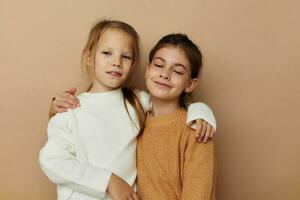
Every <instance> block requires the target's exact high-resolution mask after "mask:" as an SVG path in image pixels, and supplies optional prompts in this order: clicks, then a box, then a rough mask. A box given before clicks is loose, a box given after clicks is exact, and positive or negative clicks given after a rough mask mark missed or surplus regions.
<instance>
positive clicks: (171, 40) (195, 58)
mask: <svg viewBox="0 0 300 200" xmlns="http://www.w3.org/2000/svg"><path fill="white" fill-rule="evenodd" d="M166 46H174V47H179V48H181V49H182V50H183V51H184V52H185V54H186V56H187V58H188V60H189V63H190V65H191V78H192V79H193V78H197V77H198V76H199V74H200V70H201V68H202V54H201V51H200V50H199V48H198V47H197V45H196V44H195V43H194V42H193V41H191V40H190V39H189V38H188V36H187V35H185V34H181V33H175V34H168V35H165V36H164V37H162V38H161V39H160V40H159V41H158V42H157V44H156V45H155V46H154V47H153V48H152V49H151V51H150V54H149V63H151V62H152V59H153V57H154V55H155V53H156V52H157V51H158V50H159V49H161V48H163V47H166ZM186 103H187V93H186V92H182V94H181V96H180V99H179V104H180V106H181V107H186Z"/></svg>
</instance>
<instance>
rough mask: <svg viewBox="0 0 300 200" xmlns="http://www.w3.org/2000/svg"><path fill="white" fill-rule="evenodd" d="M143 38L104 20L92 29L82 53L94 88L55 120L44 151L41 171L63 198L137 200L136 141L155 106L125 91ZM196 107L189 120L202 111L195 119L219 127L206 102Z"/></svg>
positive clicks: (144, 95) (141, 94)
mask: <svg viewBox="0 0 300 200" xmlns="http://www.w3.org/2000/svg"><path fill="white" fill-rule="evenodd" d="M138 38H139V37H138V34H137V33H136V31H135V30H134V29H133V28H132V27H131V26H130V25H128V24H126V23H124V22H120V21H108V20H104V21H101V22H99V23H97V24H96V25H95V26H94V27H93V29H92V30H91V33H90V36H89V39H88V42H87V44H86V46H85V48H84V50H83V54H82V61H83V66H84V67H86V70H87V72H88V73H89V75H90V77H91V87H90V88H89V90H88V92H85V93H82V94H81V95H79V96H78V98H79V100H80V104H81V106H80V107H78V108H77V109H73V110H68V111H67V112H64V113H59V114H57V115H55V116H54V117H52V118H51V119H50V121H49V124H48V141H47V143H46V145H45V146H44V147H43V149H42V150H41V152H40V165H41V168H42V170H43V171H44V172H45V174H46V175H47V176H48V178H49V179H50V180H51V181H52V182H54V183H55V184H57V195H58V199H59V200H65V199H70V200H77V199H80V200H93V199H116V200H117V199H138V197H137V195H136V193H135V192H134V190H133V188H132V187H133V186H134V183H135V179H136V137H137V135H138V133H139V132H140V131H142V130H143V126H144V120H145V115H144V112H145V111H147V110H149V108H150V107H151V104H150V102H149V95H148V94H147V93H145V92H139V91H137V90H135V89H132V88H122V85H123V84H124V82H125V81H126V80H127V79H128V76H129V74H131V73H132V72H134V71H136V68H137V67H138V66H139V60H140V59H139V58H140V55H139V44H138ZM194 107H198V108H196V110H197V111H196V112H195V111H194V110H193V109H191V108H190V116H188V121H193V120H194V119H195V113H196V114H197V112H199V113H198V116H197V117H196V118H202V119H204V120H205V121H207V122H208V123H210V124H213V125H214V127H215V120H214V117H213V114H212V112H211V110H210V109H209V108H208V107H207V106H206V105H205V104H195V105H194ZM209 127H211V126H209ZM210 132H212V131H210Z"/></svg>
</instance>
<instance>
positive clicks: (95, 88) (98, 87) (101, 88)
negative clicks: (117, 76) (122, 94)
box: [88, 82, 118, 93]
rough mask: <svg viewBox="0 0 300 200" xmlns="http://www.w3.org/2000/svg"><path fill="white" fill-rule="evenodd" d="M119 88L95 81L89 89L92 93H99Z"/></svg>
mask: <svg viewBox="0 0 300 200" xmlns="http://www.w3.org/2000/svg"><path fill="white" fill-rule="evenodd" d="M115 89H118V88H110V87H105V86H103V85H100V84H97V83H95V82H94V83H93V85H92V87H91V89H90V90H89V91H88V92H90V93H99V92H108V91H112V90H115Z"/></svg>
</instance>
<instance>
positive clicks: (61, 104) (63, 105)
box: [53, 99, 73, 108]
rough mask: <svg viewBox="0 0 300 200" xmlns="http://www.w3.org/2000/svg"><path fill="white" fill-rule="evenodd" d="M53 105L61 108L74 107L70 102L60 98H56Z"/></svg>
mask: <svg viewBox="0 0 300 200" xmlns="http://www.w3.org/2000/svg"><path fill="white" fill-rule="evenodd" d="M53 106H55V107H59V108H73V104H69V103H68V102H66V101H61V100H58V99H56V100H55V101H54V102H53Z"/></svg>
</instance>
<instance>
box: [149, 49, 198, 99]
mask: <svg viewBox="0 0 300 200" xmlns="http://www.w3.org/2000/svg"><path fill="white" fill-rule="evenodd" d="M145 77H146V86H147V89H148V90H149V92H150V94H151V95H152V96H153V97H155V98H157V99H161V100H167V101H173V100H176V101H179V98H180V95H181V94H182V92H184V91H185V92H187V93H189V92H191V91H192V90H193V89H194V88H195V87H196V84H197V79H191V78H190V77H191V66H190V62H189V60H188V58H187V56H186V54H185V52H184V51H183V50H182V49H181V48H179V47H175V46H165V47H163V48H161V49H159V50H158V51H157V52H156V53H155V55H154V57H153V59H152V61H151V63H150V65H149V66H148V67H147V71H146V75H145Z"/></svg>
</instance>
